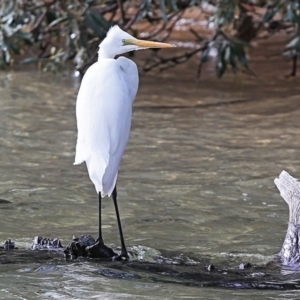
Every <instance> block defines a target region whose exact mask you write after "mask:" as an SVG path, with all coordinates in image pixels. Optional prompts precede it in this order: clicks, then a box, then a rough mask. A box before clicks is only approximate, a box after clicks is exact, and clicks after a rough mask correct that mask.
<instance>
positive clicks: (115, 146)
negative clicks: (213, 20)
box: [74, 25, 175, 259]
mask: <svg viewBox="0 0 300 300" xmlns="http://www.w3.org/2000/svg"><path fill="white" fill-rule="evenodd" d="M171 47H175V46H174V45H171V44H166V43H157V42H150V41H143V40H138V39H136V38H134V37H133V36H131V35H130V34H128V33H126V32H124V31H123V30H121V29H120V28H119V26H117V25H115V26H113V27H112V28H111V29H110V30H109V31H108V33H107V36H106V38H105V39H104V40H103V41H102V43H101V44H100V46H99V51H98V55H99V56H98V61H97V62H96V63H94V64H93V65H92V66H90V67H89V69H88V70H87V71H86V73H85V75H84V77H83V79H82V82H81V86H80V89H79V92H78V96H77V103H76V117H77V129H78V138H77V145H76V156H75V162H74V164H75V165H78V164H81V163H82V162H84V161H85V162H86V165H87V169H88V173H89V177H90V179H91V181H92V182H93V183H94V185H95V188H96V191H97V193H98V195H99V237H98V239H97V242H98V243H99V242H100V243H101V244H102V245H104V243H103V239H102V231H101V199H102V198H103V197H105V196H106V195H107V196H111V195H112V199H113V202H114V206H115V211H116V217H117V221H118V227H119V233H120V239H121V247H122V250H121V254H120V255H119V257H120V258H121V259H128V254H127V250H126V247H125V243H124V238H123V233H122V226H121V221H120V216H119V210H118V205H117V188H116V181H117V175H118V169H119V164H120V162H121V159H122V156H123V153H124V150H125V147H126V144H127V141H128V138H129V132H130V126H131V114H132V103H133V101H134V98H135V96H136V93H137V90H138V83H139V76H138V70H137V66H136V64H135V63H134V62H133V61H131V60H129V59H127V58H125V57H119V58H118V59H115V56H116V55H118V54H123V53H125V52H128V51H133V50H140V49H147V48H171Z"/></svg>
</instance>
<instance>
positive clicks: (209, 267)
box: [205, 265, 215, 272]
mask: <svg viewBox="0 0 300 300" xmlns="http://www.w3.org/2000/svg"><path fill="white" fill-rule="evenodd" d="M205 269H206V270H207V271H208V272H211V271H213V270H214V269H215V266H214V265H208V266H205Z"/></svg>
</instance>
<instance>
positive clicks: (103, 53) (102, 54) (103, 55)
mask: <svg viewBox="0 0 300 300" xmlns="http://www.w3.org/2000/svg"><path fill="white" fill-rule="evenodd" d="M105 58H115V55H113V54H111V53H108V52H107V51H104V50H103V48H101V47H100V48H99V51H98V60H101V59H105Z"/></svg>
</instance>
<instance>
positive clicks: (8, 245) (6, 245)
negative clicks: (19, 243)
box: [0, 239, 18, 250]
mask: <svg viewBox="0 0 300 300" xmlns="http://www.w3.org/2000/svg"><path fill="white" fill-rule="evenodd" d="M0 249H3V250H13V249H18V248H17V247H15V242H12V241H11V240H10V239H8V240H6V241H5V242H4V243H3V245H2V246H0Z"/></svg>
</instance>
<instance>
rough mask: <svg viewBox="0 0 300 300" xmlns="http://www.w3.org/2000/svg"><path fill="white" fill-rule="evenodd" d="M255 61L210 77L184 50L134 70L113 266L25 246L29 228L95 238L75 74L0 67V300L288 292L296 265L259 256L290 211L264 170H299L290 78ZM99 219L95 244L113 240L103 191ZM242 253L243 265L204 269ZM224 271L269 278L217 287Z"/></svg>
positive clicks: (233, 262)
mask: <svg viewBox="0 0 300 300" xmlns="http://www.w3.org/2000/svg"><path fill="white" fill-rule="evenodd" d="M141 55H142V54H141ZM254 63H256V64H257V66H260V67H261V68H262V69H263V70H264V72H263V74H260V76H258V77H248V76H245V75H241V74H239V75H236V76H235V75H231V74H229V75H227V76H226V77H225V78H223V79H222V80H221V81H218V80H216V79H214V74H213V73H212V72H209V73H208V74H206V75H204V76H203V78H202V79H201V80H200V81H199V82H198V81H197V80H196V79H195V73H196V70H195V67H194V64H195V61H193V62H190V63H189V64H187V65H186V66H179V67H178V68H176V69H175V70H172V71H171V72H165V73H162V74H158V73H151V74H147V75H145V74H142V75H141V85H140V89H139V93H138V97H137V99H136V102H135V105H134V112H133V123H132V132H131V137H130V141H129V144H128V147H127V150H126V153H125V155H124V158H123V161H122V166H121V170H120V173H119V177H118V196H119V208H120V213H121V218H122V222H123V227H124V228H123V229H124V234H125V241H126V244H127V246H128V249H129V250H130V252H131V255H132V261H131V262H129V263H125V264H124V263H117V262H101V261H97V260H83V259H79V260H76V261H73V262H66V261H65V260H64V258H63V256H62V255H61V254H55V253H46V252H32V251H31V250H30V245H31V242H32V239H33V237H34V236H36V235H41V236H44V237H59V238H60V239H61V240H62V243H63V245H67V244H68V242H69V241H70V240H71V238H72V235H80V234H83V233H89V234H92V235H93V236H95V237H96V235H97V195H96V193H95V190H94V187H93V185H92V183H91V182H90V180H89V179H88V176H87V171H86V167H85V165H82V166H76V167H75V166H73V165H72V163H73V159H74V147H75V140H76V123H75V114H74V108H75V98H76V93H77V84H76V82H74V81H72V80H71V79H69V77H68V76H64V75H57V76H56V75H52V74H37V73H36V72H22V71H19V72H8V73H1V74H0V102H1V105H0V120H1V122H0V130H1V134H0V142H1V148H0V153H1V157H2V160H1V173H0V199H1V200H0V214H1V218H0V241H4V240H6V239H7V238H12V239H13V240H14V241H16V243H17V246H18V247H19V249H18V250H16V251H12V252H4V251H0V261H1V262H2V264H1V265H0V298H1V299H119V298H122V299H296V298H297V295H298V292H297V291H296V290H294V289H295V288H296V284H297V283H298V282H299V275H297V273H296V274H295V273H289V272H288V271H284V270H280V269H278V268H276V266H275V268H274V266H273V267H272V266H269V265H267V266H266V264H267V263H268V262H269V261H271V260H272V259H273V255H274V254H275V253H277V252H278V251H279V250H280V248H281V245H282V242H283V239H284V236H285V232H286V229H287V222H288V207H287V205H286V204H285V203H284V201H283V200H282V199H281V197H280V195H279V193H278V191H277V189H276V187H275V186H274V183H273V180H274V178H275V177H276V176H278V174H279V173H280V172H281V170H283V169H285V170H287V171H288V172H290V174H291V175H293V176H295V177H298V178H299V177H300V175H299V174H300V173H299V167H298V163H299V138H300V136H299V118H300V109H299V96H298V94H299V85H298V80H297V79H285V78H284V77H283V76H282V75H281V74H280V73H278V72H277V73H275V74H274V72H273V71H271V67H270V62H268V63H265V61H264V60H263V59H262V58H261V57H259V56H257V57H256V60H255V62H254ZM276 63H277V64H278V69H279V70H280V68H282V70H283V68H287V66H286V64H283V63H282V65H280V60H279V59H278V61H276ZM272 64H273V62H272V63H271V65H272ZM208 68H211V66H208ZM287 73H288V70H287ZM103 222H104V228H103V235H104V240H105V242H106V244H108V245H110V246H112V247H113V248H114V249H116V250H120V248H119V245H120V243H119V237H118V232H117V225H116V219H115V214H114V209H113V205H112V202H111V200H108V199H107V198H106V199H105V201H104V204H103ZM243 262H251V263H252V264H253V265H255V268H253V269H251V270H249V271H247V270H246V271H237V270H234V269H229V271H228V272H227V273H226V272H225V271H224V272H223V271H220V272H217V271H216V272H208V271H206V270H205V269H204V266H206V265H209V264H214V265H216V266H217V267H218V270H227V269H228V268H233V267H235V266H238V265H239V264H240V263H243ZM293 280H294V281H293ZM230 282H233V283H235V284H236V285H235V287H238V284H241V286H242V284H244V287H245V286H246V285H245V283H248V284H249V282H250V284H251V282H254V283H258V282H269V286H268V289H267V290H264V289H262V288H263V286H260V288H261V289H258V290H255V289H242V290H241V289H230V288H227V289H224V288H221V287H222V286H223V287H224V286H227V287H230ZM270 282H271V283H270ZM289 283H290V284H291V285H290V286H289V285H288V284H289ZM272 284H273V286H272ZM210 285H212V286H215V287H210V288H208V287H204V286H210ZM249 287H250V285H249ZM252 287H253V286H252ZM276 288H281V290H276ZM283 288H286V289H287V290H283Z"/></svg>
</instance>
